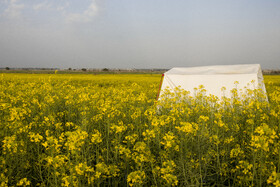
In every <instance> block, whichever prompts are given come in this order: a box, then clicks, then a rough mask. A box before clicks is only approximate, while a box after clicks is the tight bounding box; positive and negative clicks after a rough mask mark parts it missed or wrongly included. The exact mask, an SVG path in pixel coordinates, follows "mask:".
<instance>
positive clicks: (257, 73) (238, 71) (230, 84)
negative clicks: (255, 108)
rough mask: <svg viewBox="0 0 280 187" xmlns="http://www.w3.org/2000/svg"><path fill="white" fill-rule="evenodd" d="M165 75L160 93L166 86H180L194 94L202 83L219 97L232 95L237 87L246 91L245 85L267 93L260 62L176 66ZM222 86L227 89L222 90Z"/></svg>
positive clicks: (171, 88)
mask: <svg viewBox="0 0 280 187" xmlns="http://www.w3.org/2000/svg"><path fill="white" fill-rule="evenodd" d="M163 77H164V78H163V81H162V85H161V90H160V94H159V95H161V94H162V93H163V91H164V90H165V89H166V88H169V89H170V90H171V91H173V92H175V88H176V87H179V86H180V88H181V89H184V90H187V91H190V95H191V96H194V93H195V91H194V88H198V87H199V86H200V85H203V86H204V87H205V89H206V90H207V92H206V93H207V94H208V95H209V94H212V95H215V96H218V97H222V96H226V97H231V92H230V90H232V89H234V88H237V89H238V90H239V91H244V89H245V87H246V88H249V89H255V88H261V89H262V90H263V91H264V92H265V93H266V90H265V86H264V83H263V75H262V71H261V66H260V65H259V64H246V65H220V66H202V67H189V68H186V67H183V68H180V67H176V68H172V69H170V70H169V71H167V72H165V73H164V76H163ZM236 81H238V84H236ZM252 81H253V83H252ZM222 87H224V88H226V90H225V91H222V90H221V89H222Z"/></svg>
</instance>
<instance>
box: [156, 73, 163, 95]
mask: <svg viewBox="0 0 280 187" xmlns="http://www.w3.org/2000/svg"><path fill="white" fill-rule="evenodd" d="M163 77H164V73H163V74H162V75H161V79H160V83H159V88H158V93H157V98H156V100H158V98H159V93H160V89H161V85H162V81H163Z"/></svg>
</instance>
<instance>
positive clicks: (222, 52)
mask: <svg viewBox="0 0 280 187" xmlns="http://www.w3.org/2000/svg"><path fill="white" fill-rule="evenodd" d="M256 63H259V64H261V66H262V68H263V69H271V68H277V69H280V1H279V0H82V1H81V0H36V1H35V0H0V67H6V66H8V67H44V68H47V67H52V68H55V67H57V68H69V67H71V68H172V67H174V66H184V67H189V66H201V65H217V64H256Z"/></svg>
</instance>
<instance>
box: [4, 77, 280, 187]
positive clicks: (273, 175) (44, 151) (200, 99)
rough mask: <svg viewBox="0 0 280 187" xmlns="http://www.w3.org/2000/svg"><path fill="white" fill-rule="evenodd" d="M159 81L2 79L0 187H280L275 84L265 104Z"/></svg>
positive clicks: (252, 94)
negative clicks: (163, 87) (162, 86)
mask: <svg viewBox="0 0 280 187" xmlns="http://www.w3.org/2000/svg"><path fill="white" fill-rule="evenodd" d="M160 77H161V75H149V74H145V75H82V74H80V75H65V74H64V75H60V74H52V75H46V74H4V73H2V74H0V186H280V141H279V140H280V129H279V127H280V112H279V109H280V76H265V77H264V78H265V84H266V89H267V92H268V101H269V102H267V98H266V97H265V96H264V95H263V94H262V93H261V92H260V91H259V90H247V92H246V93H243V94H240V93H238V89H236V90H232V98H229V99H227V98H223V99H222V100H220V101H218V98H215V97H213V96H206V95H205V90H204V88H203V86H201V87H200V88H198V90H197V95H196V97H190V96H189V95H188V93H187V92H186V91H183V90H180V89H179V88H178V94H177V95H174V94H172V93H171V94H169V97H166V98H165V99H162V100H160V101H158V102H157V101H156V96H157V92H158V87H159V82H160ZM237 86H238V85H237ZM167 94H168V91H167ZM170 95H171V96H170ZM182 98H183V99H182ZM178 101H179V102H178Z"/></svg>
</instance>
